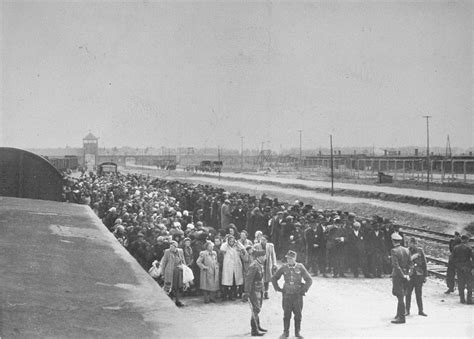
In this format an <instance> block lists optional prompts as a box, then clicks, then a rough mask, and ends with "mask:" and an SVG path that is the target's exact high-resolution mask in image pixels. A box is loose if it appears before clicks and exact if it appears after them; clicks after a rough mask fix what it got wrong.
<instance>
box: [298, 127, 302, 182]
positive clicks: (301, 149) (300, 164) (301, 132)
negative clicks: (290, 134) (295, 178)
mask: <svg viewBox="0 0 474 339" xmlns="http://www.w3.org/2000/svg"><path fill="white" fill-rule="evenodd" d="M298 132H300V166H299V168H300V177H301V178H302V177H303V161H302V160H303V157H302V143H301V135H302V134H303V130H301V129H299V130H298Z"/></svg>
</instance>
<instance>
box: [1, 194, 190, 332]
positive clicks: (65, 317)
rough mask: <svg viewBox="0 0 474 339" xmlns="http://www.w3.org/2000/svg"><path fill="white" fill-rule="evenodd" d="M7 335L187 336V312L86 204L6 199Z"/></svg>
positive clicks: (3, 240) (4, 291)
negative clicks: (171, 297)
mask: <svg viewBox="0 0 474 339" xmlns="http://www.w3.org/2000/svg"><path fill="white" fill-rule="evenodd" d="M0 232H1V235H2V236H1V238H0V296H1V308H0V312H1V314H0V338H33V337H34V338H45V337H48V338H51V337H55V338H57V337H61V338H99V337H100V338H185V337H192V333H193V330H192V328H191V326H190V325H187V326H186V327H184V326H182V325H181V324H182V322H181V321H180V319H182V318H183V317H184V316H185V315H184V314H183V313H182V312H181V310H180V309H178V308H177V307H176V306H175V305H174V303H173V302H172V301H171V300H170V299H169V298H168V297H167V296H166V294H165V293H164V292H163V290H162V289H161V288H160V287H159V285H158V284H157V283H156V282H155V281H154V280H153V279H152V278H151V277H150V276H149V275H148V274H147V272H145V271H144V270H143V269H142V268H141V267H140V266H139V265H138V263H137V262H136V261H135V259H134V258H133V257H132V256H130V255H129V253H128V252H127V251H126V250H125V249H124V248H123V247H122V246H121V245H120V244H119V243H118V242H117V241H116V240H115V238H114V236H113V235H112V234H111V233H110V232H109V231H108V230H107V229H106V228H105V227H104V226H103V224H102V222H101V221H100V220H99V219H98V218H97V217H96V216H95V214H94V213H93V212H92V210H91V209H90V208H89V207H88V206H85V205H75V204H68V203H58V202H52V201H43V200H31V199H17V198H6V197H0Z"/></svg>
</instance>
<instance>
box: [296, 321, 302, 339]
mask: <svg viewBox="0 0 474 339" xmlns="http://www.w3.org/2000/svg"><path fill="white" fill-rule="evenodd" d="M300 330H301V320H295V337H296V338H299V339H303V336H302V335H301V333H300Z"/></svg>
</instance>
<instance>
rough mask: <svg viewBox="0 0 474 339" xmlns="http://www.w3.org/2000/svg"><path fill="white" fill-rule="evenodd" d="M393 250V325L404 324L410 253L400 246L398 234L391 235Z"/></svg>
mask: <svg viewBox="0 0 474 339" xmlns="http://www.w3.org/2000/svg"><path fill="white" fill-rule="evenodd" d="M391 239H392V242H393V246H394V247H393V248H392V250H391V251H390V255H391V258H392V294H393V295H394V296H395V297H397V299H398V303H397V315H396V316H395V319H394V320H392V323H393V324H404V323H405V300H404V298H405V294H406V289H407V281H408V270H409V266H410V252H409V251H408V249H407V248H405V247H403V246H402V245H401V243H402V241H403V238H402V237H401V236H400V235H399V234H398V233H396V232H395V233H393V234H392V235H391Z"/></svg>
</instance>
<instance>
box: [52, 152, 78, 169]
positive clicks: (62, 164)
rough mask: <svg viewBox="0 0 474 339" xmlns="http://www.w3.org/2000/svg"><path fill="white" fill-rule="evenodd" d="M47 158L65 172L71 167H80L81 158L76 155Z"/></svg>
mask: <svg viewBox="0 0 474 339" xmlns="http://www.w3.org/2000/svg"><path fill="white" fill-rule="evenodd" d="M45 158H46V160H48V161H49V162H50V163H51V164H52V165H53V166H54V167H56V169H57V170H58V171H60V172H65V171H67V170H69V169H70V170H77V169H78V167H79V160H78V158H77V156H75V155H66V156H65V157H64V158H51V157H45Z"/></svg>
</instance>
